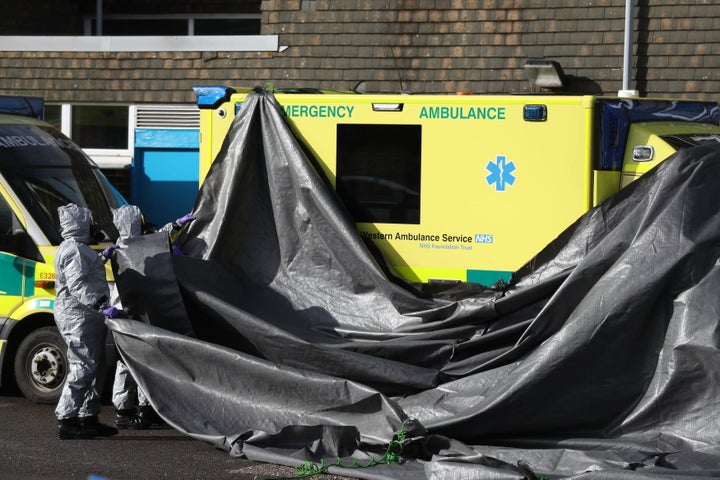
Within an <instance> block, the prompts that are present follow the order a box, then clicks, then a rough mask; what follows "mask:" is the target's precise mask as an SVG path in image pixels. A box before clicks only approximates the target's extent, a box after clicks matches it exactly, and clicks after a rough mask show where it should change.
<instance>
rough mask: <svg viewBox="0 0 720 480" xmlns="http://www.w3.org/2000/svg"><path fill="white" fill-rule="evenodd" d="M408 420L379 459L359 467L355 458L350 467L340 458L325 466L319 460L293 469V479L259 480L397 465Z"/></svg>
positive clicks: (371, 459) (405, 436)
mask: <svg viewBox="0 0 720 480" xmlns="http://www.w3.org/2000/svg"><path fill="white" fill-rule="evenodd" d="M409 421H410V420H405V421H404V422H403V424H402V427H401V428H400V432H398V433H397V434H395V435H394V437H393V439H392V440H390V443H388V446H387V448H386V449H385V454H384V455H383V456H382V457H380V458H375V456H374V455H370V461H369V462H368V463H367V464H365V465H361V464H360V462H359V460H358V459H357V458H356V457H352V463H351V464H350V465H343V464H342V458H340V457H337V458H336V459H335V463H332V464H329V465H326V464H325V460H323V459H320V462H319V463H318V462H302V463H301V464H300V465H298V466H297V467H295V473H296V474H297V476H295V477H267V478H262V479H260V480H295V479H298V478H307V477H313V476H315V475H322V474H324V473H328V469H330V467H339V468H370V467H374V466H376V465H389V464H391V463H398V462H399V461H400V455H401V454H402V442H403V441H404V440H405V438H407V432H406V431H405V424H406V423H407V422H409Z"/></svg>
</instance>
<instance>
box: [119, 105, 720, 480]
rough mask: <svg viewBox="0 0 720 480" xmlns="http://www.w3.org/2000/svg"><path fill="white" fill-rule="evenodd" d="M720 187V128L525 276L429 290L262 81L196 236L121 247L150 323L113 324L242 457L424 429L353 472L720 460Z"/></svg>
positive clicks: (148, 382) (691, 464)
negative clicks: (377, 244) (317, 160)
mask: <svg viewBox="0 0 720 480" xmlns="http://www.w3.org/2000/svg"><path fill="white" fill-rule="evenodd" d="M718 185H720V147H697V148H694V149H691V150H687V151H683V152H681V153H679V154H677V155H676V156H674V157H673V158H671V159H669V160H667V161H666V162H664V163H663V164H661V165H660V167H659V168H657V169H655V170H654V171H652V172H651V173H649V174H647V175H645V176H644V177H642V178H641V179H640V180H638V181H636V182H634V183H633V184H632V185H631V186H630V187H628V188H626V189H623V190H622V191H621V192H620V193H619V194H617V195H615V196H614V197H612V198H611V199H609V200H608V201H606V202H604V203H603V204H602V205H600V206H599V207H597V208H595V209H593V210H591V211H590V212H588V214H586V215H585V216H583V217H582V218H580V219H579V220H578V221H577V222H576V223H575V224H574V225H572V226H571V227H570V228H569V229H568V230H567V231H566V232H564V233H563V234H562V235H561V236H560V237H558V239H556V240H555V241H554V242H553V243H551V244H550V245H548V247H547V248H545V249H544V250H543V251H542V252H540V253H539V254H538V256H537V257H536V258H534V259H533V260H532V261H531V262H529V263H528V264H527V265H526V266H525V267H523V268H522V269H521V270H519V271H518V272H516V273H515V274H514V275H513V278H512V279H511V281H510V284H508V285H498V286H495V287H481V286H473V285H469V284H468V285H458V286H456V287H452V288H447V289H438V288H434V289H430V288H415V287H414V286H410V285H407V286H406V285H404V284H403V282H402V281H400V280H398V279H395V278H388V277H387V275H385V272H387V271H388V269H387V267H386V266H385V265H384V264H383V262H382V259H381V258H377V257H376V256H374V255H373V254H372V253H371V250H369V249H367V248H366V247H365V245H364V244H363V241H362V239H360V237H359V236H358V235H357V233H356V231H355V227H354V224H353V222H352V221H351V219H350V218H349V216H348V214H347V213H346V212H345V210H344V209H343V207H342V205H341V204H340V202H339V201H338V200H337V198H336V197H335V193H334V192H333V190H332V189H330V188H328V187H327V183H326V181H324V179H322V178H321V177H320V176H319V175H318V173H317V170H316V169H314V168H313V161H312V158H308V156H307V155H306V154H305V152H304V150H303V148H302V147H301V145H300V144H299V143H298V141H297V140H296V139H295V138H294V137H293V135H292V132H291V131H290V130H289V129H288V127H287V125H286V123H285V120H284V118H283V116H282V112H281V110H280V109H279V107H278V105H277V103H276V102H275V99H274V97H273V96H272V95H271V94H268V93H265V92H258V93H254V94H251V95H249V96H248V97H247V99H246V101H245V102H244V104H243V106H242V109H241V111H240V112H239V114H238V116H237V118H236V119H235V121H234V123H233V125H232V127H231V130H230V133H229V135H228V138H227V139H226V142H225V144H224V146H223V149H222V151H221V152H220V154H219V155H218V158H217V159H216V161H215V162H214V164H213V167H212V168H211V171H210V173H209V175H208V177H207V179H206V181H205V183H204V184H203V187H202V189H201V191H200V194H199V196H198V200H197V202H196V205H195V208H194V213H195V215H196V216H197V220H196V221H195V222H193V223H192V224H191V225H190V228H189V229H188V231H187V232H185V234H184V235H183V236H182V237H181V239H180V241H181V243H182V247H183V249H184V250H185V252H186V253H187V255H185V256H180V255H172V254H170V252H169V249H168V247H167V244H166V242H165V243H163V242H159V241H157V240H155V239H152V238H151V239H146V238H144V237H141V238H139V239H137V240H136V241H135V242H133V244H132V245H129V246H128V248H127V249H123V250H120V251H118V252H117V253H116V256H117V259H116V265H115V268H116V272H118V274H119V278H118V284H119V289H120V293H121V296H122V299H123V304H124V305H132V308H131V313H133V315H134V316H135V317H136V318H140V319H142V320H143V322H140V321H137V320H109V321H108V322H109V325H110V327H111V329H112V330H113V332H114V336H115V340H116V343H117V345H118V349H119V351H120V353H121V355H122V357H123V359H124V360H125V362H126V363H127V365H128V367H129V368H130V370H131V371H132V373H133V374H134V375H135V377H136V378H137V380H138V383H139V385H140V386H141V387H142V388H143V390H144V391H145V392H147V394H148V397H149V398H150V401H151V403H152V404H153V405H154V406H155V408H156V409H157V410H158V412H159V413H160V414H161V415H162V416H163V417H164V418H165V419H166V420H167V421H168V422H170V423H171V424H172V425H173V426H174V427H175V428H177V429H178V430H180V431H183V432H185V433H187V434H188V435H191V436H193V437H195V438H199V439H202V440H204V441H207V442H210V443H212V444H214V445H216V446H218V447H219V448H223V449H225V450H227V451H229V452H230V453H231V454H232V455H238V456H240V455H245V456H247V457H248V458H251V459H257V460H261V461H266V462H274V463H284V464H288V465H297V464H298V463H299V462H300V461H301V460H313V461H319V460H320V459H324V461H325V463H328V462H330V463H333V462H334V461H335V459H336V457H342V458H343V459H344V461H343V463H344V464H350V463H351V462H352V457H353V456H355V457H357V458H358V459H359V460H360V463H361V464H362V463H363V460H367V461H369V459H370V458H371V457H369V456H368V455H374V456H375V457H376V458H379V457H381V456H382V454H383V452H384V451H385V448H386V447H387V444H388V442H390V441H391V440H392V439H393V435H394V434H395V433H397V432H400V431H401V430H403V431H404V432H405V433H406V435H407V438H406V439H405V440H404V444H403V453H402V458H403V463H401V464H391V465H377V466H374V467H372V468H366V469H341V468H337V467H334V469H335V471H336V472H338V473H340V474H342V475H346V476H351V477H356V478H379V479H402V478H428V479H444V478H493V479H522V478H532V475H537V476H546V477H548V478H593V479H601V478H608V479H609V478H612V479H622V478H629V479H640V478H673V477H682V478H684V479H692V478H708V477H713V476H718V475H720V447H719V446H718V444H719V440H720V420H718V418H720V415H719V413H720V407H719V402H720V401H719V400H718V399H720V368H719V367H720V356H719V355H718V317H719V315H720V300H719V299H718V292H719V291H720V275H719V272H718V265H717V263H718V258H719V257H720V215H718V211H720V188H718ZM489 208H490V207H489ZM151 269H152V270H151ZM145 275H147V276H148V277H150V278H151V282H150V284H151V285H152V288H150V287H148V286H146V285H144V284H143V280H142V279H143V277H144V276H145ZM123 277H126V278H132V281H127V282H124V281H123ZM421 287H422V286H421ZM425 287H428V286H425ZM428 292H431V294H430V293H428ZM155 294H157V295H155ZM130 297H132V300H131V299H130ZM165 309H166V310H165ZM183 309H184V312H183ZM164 311H166V312H167V315H165V314H164V313H163V312H164ZM174 322H177V328H175V327H174V326H173V324H174ZM186 322H189V323H190V325H191V330H192V331H191V332H190V333H188V332H187V330H188V328H187V324H186ZM331 471H332V470H331ZM533 472H534V473H533Z"/></svg>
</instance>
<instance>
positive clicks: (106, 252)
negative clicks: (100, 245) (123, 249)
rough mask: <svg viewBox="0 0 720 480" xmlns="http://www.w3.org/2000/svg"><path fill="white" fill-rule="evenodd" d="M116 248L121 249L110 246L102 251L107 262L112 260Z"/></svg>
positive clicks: (116, 246)
mask: <svg viewBox="0 0 720 480" xmlns="http://www.w3.org/2000/svg"><path fill="white" fill-rule="evenodd" d="M116 248H120V247H119V246H118V245H110V246H109V247H107V248H106V249H105V250H103V251H102V256H103V258H104V259H105V261H106V262H107V261H108V260H110V257H112V254H113V251H114V250H115V249H116Z"/></svg>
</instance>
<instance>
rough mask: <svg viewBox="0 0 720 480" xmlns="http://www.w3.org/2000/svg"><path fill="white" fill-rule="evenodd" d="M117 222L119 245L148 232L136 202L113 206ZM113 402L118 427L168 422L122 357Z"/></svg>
mask: <svg viewBox="0 0 720 480" xmlns="http://www.w3.org/2000/svg"><path fill="white" fill-rule="evenodd" d="M194 219H195V217H194V216H193V215H190V214H187V215H184V216H182V217H180V218H178V219H177V220H175V221H174V222H170V223H168V224H167V225H165V226H163V227H162V228H160V229H159V231H160V232H166V233H168V234H169V235H170V238H171V240H172V239H173V237H174V236H176V235H177V234H178V233H179V231H180V229H181V228H182V227H183V226H184V225H186V224H188V223H190V222H191V221H193V220H194ZM113 223H114V224H115V227H116V228H117V230H118V234H119V237H118V240H117V246H118V247H119V248H125V247H126V241H127V239H128V238H132V237H137V236H140V235H142V234H143V233H144V232H143V214H142V211H141V210H140V208H139V207H137V206H135V205H123V206H121V207H120V208H117V209H115V210H113ZM112 287H113V288H111V289H110V291H111V300H112V302H111V304H112V305H113V306H114V307H116V308H118V309H120V310H122V304H121V302H120V298H119V296H118V294H117V289H116V288H114V284H113V285H112ZM112 402H113V406H114V407H115V426H116V427H117V428H121V429H145V428H150V427H151V426H153V425H160V424H163V423H164V422H163V421H162V420H161V419H160V417H159V416H158V415H157V413H156V412H155V410H154V409H153V408H152V406H151V405H150V402H149V401H148V399H147V397H146V396H145V394H144V392H143V391H142V389H141V388H140V387H139V386H138V385H137V383H136V382H135V379H133V378H132V375H131V374H130V371H129V370H128V368H127V366H126V365H125V363H124V362H123V361H122V360H118V362H117V365H116V369H115V381H114V382H113V392H112Z"/></svg>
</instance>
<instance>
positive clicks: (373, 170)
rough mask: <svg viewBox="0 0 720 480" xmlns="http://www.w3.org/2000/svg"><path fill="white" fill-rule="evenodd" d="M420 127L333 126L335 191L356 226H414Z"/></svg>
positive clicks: (417, 209)
mask: <svg viewBox="0 0 720 480" xmlns="http://www.w3.org/2000/svg"><path fill="white" fill-rule="evenodd" d="M421 138H422V128H421V126H420V125H343V124H341V125H338V127H337V191H338V194H339V195H340V198H342V199H343V201H344V202H345V204H346V205H347V206H348V208H349V210H350V213H351V214H352V216H353V218H354V219H355V221H356V222H377V223H406V224H419V223H420V163H421V162H420V152H421V143H422V142H421Z"/></svg>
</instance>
